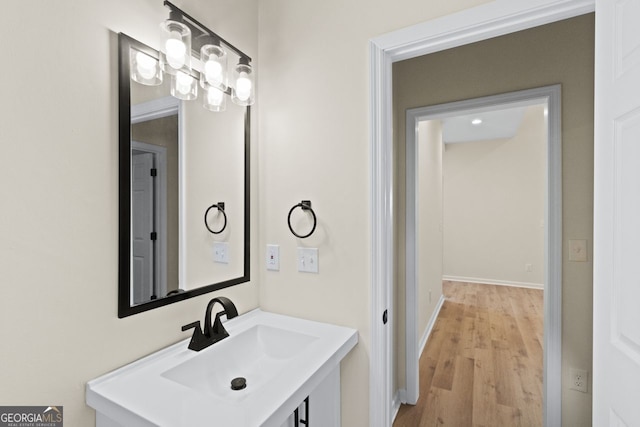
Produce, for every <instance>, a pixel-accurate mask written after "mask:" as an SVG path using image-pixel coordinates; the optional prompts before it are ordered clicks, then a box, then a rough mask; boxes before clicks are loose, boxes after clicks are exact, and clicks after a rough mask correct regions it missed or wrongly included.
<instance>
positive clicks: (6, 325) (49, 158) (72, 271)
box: [0, 0, 258, 427]
mask: <svg viewBox="0 0 640 427" xmlns="http://www.w3.org/2000/svg"><path fill="white" fill-rule="evenodd" d="M177 3H178V5H179V6H181V7H184V9H185V10H187V11H188V12H191V13H192V14H193V15H195V16H198V17H202V21H203V22H204V23H206V24H208V25H210V26H211V27H212V28H215V29H216V30H218V31H219V32H220V34H222V35H223V36H224V37H228V38H229V39H230V40H233V41H234V43H237V45H238V46H240V47H242V48H243V49H246V51H247V52H248V53H249V55H251V56H252V57H256V56H257V55H256V54H257V3H258V2H257V1H256V0H243V1H239V0H214V1H207V2H204V1H199V0H185V1H180V2H177ZM167 16H168V10H167V9H166V8H164V7H163V6H162V1H160V0H110V1H101V0H87V1H75V0H59V1H55V2H48V1H37V0H25V1H19V2H11V3H9V2H7V3H5V4H3V12H2V17H0V22H1V24H2V25H0V37H1V38H2V39H3V40H5V41H6V43H3V51H4V54H3V56H2V59H0V61H1V67H0V79H1V80H2V81H3V82H4V83H3V94H2V103H0V129H2V132H1V134H2V136H1V137H0V138H1V143H2V156H0V200H2V209H1V212H2V213H1V214H0V236H1V237H0V239H1V240H0V242H1V243H0V281H1V283H2V285H1V286H2V297H1V298H0V339H1V340H2V356H1V358H0V359H1V362H2V363H0V384H1V386H0V402H1V403H2V405H62V406H64V414H65V426H68V427H86V426H92V425H93V424H94V411H93V410H92V409H90V408H89V407H87V406H86V405H85V403H84V393H85V383H86V382H87V381H88V380H90V379H92V378H94V377H97V376H99V375H102V374H104V373H106V372H108V371H110V370H113V369H115V368H117V367H119V366H122V365H124V364H126V363H129V362H132V361H134V360H135V359H137V358H140V357H142V356H144V355H146V354H149V353H151V352H153V351H155V350H158V349H160V348H163V347H165V346H167V345H169V344H172V343H175V342H177V341H179V340H182V339H186V338H188V337H189V332H184V333H183V332H181V331H180V327H181V326H182V325H184V324H186V323H189V322H192V321H194V320H198V319H200V320H201V319H202V318H203V316H204V309H205V307H206V303H207V301H208V300H209V299H210V298H211V297H212V294H209V295H203V296H201V297H197V298H193V299H191V300H188V301H186V302H182V303H178V304H172V305H169V306H166V307H162V308H158V309H155V310H152V311H150V312H146V313H142V314H138V315H135V316H131V317H128V318H125V319H118V317H117V312H118V310H117V284H118V280H117V272H118V265H117V255H118V250H117V232H118V222H117V218H118V216H117V213H118V99H117V87H118V81H117V75H118V74H117V36H116V35H117V33H118V32H120V31H122V32H126V33H128V34H129V35H130V36H132V37H134V38H136V39H139V40H141V41H142V42H145V43H147V44H152V43H156V45H157V43H158V42H159V34H158V33H159V31H158V26H159V23H160V22H161V21H162V20H164V19H166V17H167ZM254 135H255V134H254ZM254 141H255V140H254ZM255 146H257V144H256V145H255ZM254 148H255V147H254ZM256 163H257V162H256V158H255V157H254V164H256ZM254 177H255V174H254ZM256 182H257V181H256V180H255V179H254V187H253V188H256V187H257V185H256ZM256 201H257V199H256V198H255V193H254V203H255V202H256ZM256 219H257V215H254V216H253V223H254V227H253V229H254V230H255V225H256V223H257V220H256ZM256 241H257V234H254V236H253V242H256ZM255 255H256V252H255V251H254V258H253V259H254V260H256V256H255ZM253 267H254V268H253V272H256V271H257V270H256V264H255V263H254V266H253ZM218 294H223V295H226V296H229V297H230V298H231V299H232V300H233V301H234V302H236V304H237V306H238V309H239V311H240V312H246V311H247V310H250V309H252V308H255V307H257V306H258V291H257V285H256V281H252V282H251V283H248V284H244V285H240V286H236V287H234V288H231V289H228V290H223V291H221V292H219V293H218Z"/></svg>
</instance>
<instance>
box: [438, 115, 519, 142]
mask: <svg viewBox="0 0 640 427" xmlns="http://www.w3.org/2000/svg"><path fill="white" fill-rule="evenodd" d="M527 108H531V107H526V106H520V107H512V108H507V109H502V110H494V111H482V110H478V111H476V112H468V114H467V113H465V115H462V116H455V117H448V118H443V119H442V140H443V142H444V143H445V144H455V143H462V142H474V141H488V140H495V139H505V138H512V137H513V136H515V134H516V133H517V132H518V129H519V128H520V125H521V123H522V118H523V116H524V112H525V110H526V109H527Z"/></svg>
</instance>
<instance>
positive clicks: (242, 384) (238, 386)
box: [231, 377, 247, 390]
mask: <svg viewBox="0 0 640 427" xmlns="http://www.w3.org/2000/svg"><path fill="white" fill-rule="evenodd" d="M246 387H247V379H246V378H243V377H238V378H234V379H232V380H231V390H242V389H243V388H246Z"/></svg>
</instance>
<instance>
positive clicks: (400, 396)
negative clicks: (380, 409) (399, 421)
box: [391, 389, 407, 423]
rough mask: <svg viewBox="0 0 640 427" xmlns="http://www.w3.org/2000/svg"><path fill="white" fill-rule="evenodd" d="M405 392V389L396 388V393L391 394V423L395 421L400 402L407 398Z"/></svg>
mask: <svg viewBox="0 0 640 427" xmlns="http://www.w3.org/2000/svg"><path fill="white" fill-rule="evenodd" d="M405 394H406V391H405V390H404V389H403V390H397V391H396V394H395V395H394V396H393V402H391V414H392V417H391V422H392V423H393V421H395V419H396V417H397V416H398V411H399V410H400V405H401V404H402V402H405V401H406V400H407V399H406V398H405Z"/></svg>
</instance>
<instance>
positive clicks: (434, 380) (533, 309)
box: [393, 281, 544, 427]
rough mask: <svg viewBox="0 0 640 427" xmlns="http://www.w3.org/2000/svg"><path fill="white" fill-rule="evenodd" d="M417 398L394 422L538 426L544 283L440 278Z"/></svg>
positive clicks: (400, 426) (405, 425)
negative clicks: (439, 299)
mask: <svg viewBox="0 0 640 427" xmlns="http://www.w3.org/2000/svg"><path fill="white" fill-rule="evenodd" d="M443 290H444V295H445V298H446V300H445V303H444V305H443V306H442V309H441V311H440V314H439V316H438V318H437V320H436V323H435V325H434V327H433V331H432V332H431V336H430V337H429V340H428V342H427V345H426V347H425V350H424V352H423V353H422V356H421V357H420V398H419V400H418V403H417V405H415V406H410V405H402V407H401V408H400V411H399V412H398V416H397V417H396V421H395V422H394V424H393V425H394V427H418V426H419V427H427V426H428V427H432V426H438V427H439V426H452V427H466V426H469V427H503V426H504V427H518V426H520V427H539V426H542V342H543V341H542V338H543V318H544V315H543V307H542V298H543V295H542V291H541V290H536V289H526V288H515V287H508V286H493V285H479V284H473V283H461V282H448V281H444V282H443Z"/></svg>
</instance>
